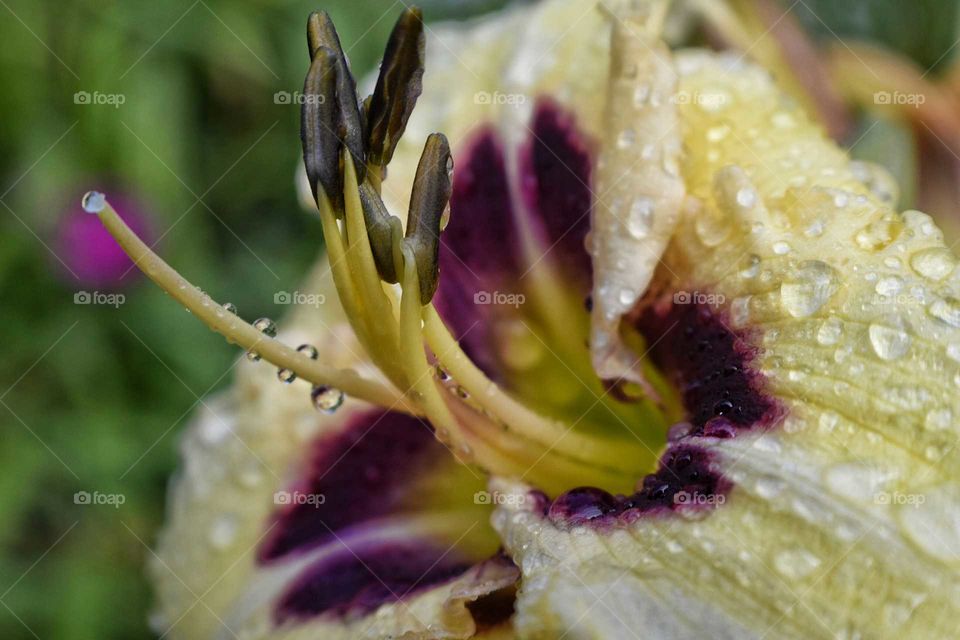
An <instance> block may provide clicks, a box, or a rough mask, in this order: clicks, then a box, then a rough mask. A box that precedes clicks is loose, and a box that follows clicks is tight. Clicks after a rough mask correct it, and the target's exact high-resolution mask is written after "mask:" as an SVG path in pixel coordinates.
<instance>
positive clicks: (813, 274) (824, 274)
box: [780, 260, 839, 318]
mask: <svg viewBox="0 0 960 640" xmlns="http://www.w3.org/2000/svg"><path fill="white" fill-rule="evenodd" d="M838 283H839V278H838V277H837V272H836V270H834V268H833V267H831V266H830V265H828V264H826V263H825V262H821V261H820V260H808V261H807V262H804V263H802V264H801V265H800V267H799V268H798V269H797V271H796V273H795V274H793V277H792V278H790V280H787V281H784V282H783V284H781V285H780V302H781V304H782V305H783V308H784V309H785V310H786V311H787V313H789V314H790V315H791V316H793V317H794V318H805V317H807V316H811V315H813V314H814V313H816V312H817V311H818V310H819V309H820V307H822V306H823V305H824V304H826V302H827V301H828V300H829V299H830V298H831V296H833V294H834V293H836V291H837V288H838Z"/></svg>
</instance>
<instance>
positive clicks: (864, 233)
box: [854, 220, 903, 251]
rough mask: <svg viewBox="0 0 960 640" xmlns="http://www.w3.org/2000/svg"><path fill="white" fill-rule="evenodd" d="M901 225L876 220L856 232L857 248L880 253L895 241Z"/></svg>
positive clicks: (899, 223)
mask: <svg viewBox="0 0 960 640" xmlns="http://www.w3.org/2000/svg"><path fill="white" fill-rule="evenodd" d="M902 229H903V224H902V223H901V222H898V221H893V220H878V221H877V222H871V223H870V224H868V225H867V226H865V227H864V228H863V229H861V230H860V231H858V232H857V235H856V236H855V238H854V239H855V240H856V243H857V246H859V247H860V248H861V249H863V250H864V251H880V250H881V249H883V248H885V247H887V246H888V245H889V244H890V243H891V242H893V241H894V240H896V239H897V236H899V235H900V231H901V230H902Z"/></svg>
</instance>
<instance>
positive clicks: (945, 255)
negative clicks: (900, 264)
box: [910, 248, 957, 280]
mask: <svg viewBox="0 0 960 640" xmlns="http://www.w3.org/2000/svg"><path fill="white" fill-rule="evenodd" d="M910 266H911V267H913V270H914V271H916V272H917V273H919V274H920V275H921V276H923V277H924V278H927V279H929V280H943V279H944V278H946V277H947V276H948V275H950V274H951V273H952V272H953V269H954V268H955V267H956V266H957V263H956V261H955V260H954V259H953V255H952V254H951V253H950V251H949V250H948V249H944V248H934V249H924V250H923V251H918V252H916V253H915V254H913V256H912V257H911V258H910Z"/></svg>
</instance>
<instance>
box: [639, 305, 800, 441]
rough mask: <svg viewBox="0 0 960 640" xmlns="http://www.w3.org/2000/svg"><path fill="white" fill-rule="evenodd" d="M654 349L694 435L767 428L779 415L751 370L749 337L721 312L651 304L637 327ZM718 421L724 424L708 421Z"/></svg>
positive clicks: (706, 307)
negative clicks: (762, 426)
mask: <svg viewBox="0 0 960 640" xmlns="http://www.w3.org/2000/svg"><path fill="white" fill-rule="evenodd" d="M635 326H636V327H637V329H638V330H639V331H640V332H641V333H642V334H643V335H644V337H645V338H646V339H647V344H652V345H654V347H653V353H652V357H653V360H654V362H655V363H656V365H657V366H658V367H659V368H660V370H661V371H664V372H666V373H667V374H668V375H670V376H672V377H673V379H674V382H675V384H677V386H678V388H679V389H680V393H681V396H682V398H683V404H684V407H685V408H686V410H687V413H688V420H689V421H690V422H691V423H692V424H693V426H694V429H693V432H692V435H706V434H705V431H706V430H707V425H708V424H710V425H711V427H710V431H712V432H713V433H712V435H716V436H717V437H729V435H726V436H724V435H720V434H721V433H726V432H728V431H729V428H730V427H733V428H735V429H747V428H751V427H754V426H758V425H765V426H769V425H771V424H772V423H773V422H774V421H775V419H776V417H777V416H778V415H779V414H780V413H781V411H780V409H779V407H778V406H777V404H776V403H775V402H774V400H773V399H772V398H770V397H769V396H767V395H765V394H764V393H763V392H762V382H763V379H762V376H761V375H760V374H759V373H758V372H756V371H755V370H753V369H752V368H751V366H750V365H751V363H752V362H753V359H754V358H755V356H756V350H755V348H753V347H752V346H750V344H749V342H748V339H749V338H750V336H749V335H746V334H737V333H735V332H734V331H732V330H731V329H730V328H729V325H728V324H727V322H726V320H725V318H724V316H723V312H722V311H721V310H720V309H719V308H717V307H714V306H710V305H701V304H674V303H672V302H670V303H667V304H665V305H653V306H651V307H649V308H647V309H646V310H645V311H644V312H642V313H641V314H640V316H639V318H638V319H637V320H636V322H635ZM716 418H722V419H723V420H720V421H716V422H711V421H713V420H715V419H716Z"/></svg>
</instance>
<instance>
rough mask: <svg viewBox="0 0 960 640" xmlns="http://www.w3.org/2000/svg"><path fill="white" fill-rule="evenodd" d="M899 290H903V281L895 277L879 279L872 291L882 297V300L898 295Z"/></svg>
mask: <svg viewBox="0 0 960 640" xmlns="http://www.w3.org/2000/svg"><path fill="white" fill-rule="evenodd" d="M901 289H903V279H902V278H898V277H897V276H889V277H887V278H880V280H878V281H877V284H876V286H875V287H874V291H876V292H877V295H880V296H883V297H884V298H892V297H893V296H895V295H897V294H898V293H900V290H901Z"/></svg>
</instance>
